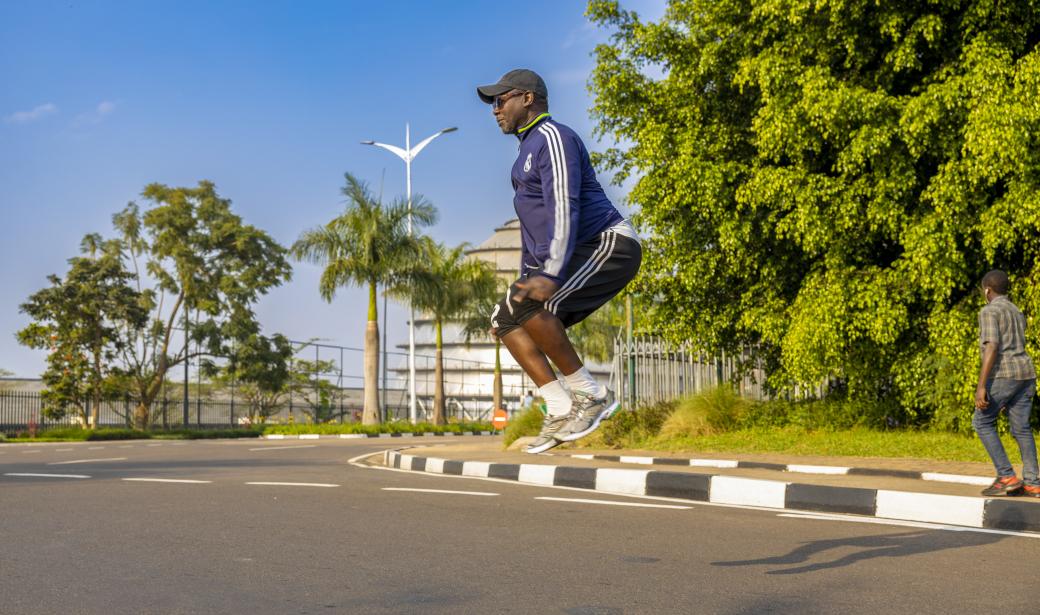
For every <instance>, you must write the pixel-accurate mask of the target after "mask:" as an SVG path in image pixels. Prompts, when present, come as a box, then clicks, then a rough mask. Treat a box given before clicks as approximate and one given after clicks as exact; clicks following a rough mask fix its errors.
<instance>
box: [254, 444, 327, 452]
mask: <svg viewBox="0 0 1040 615" xmlns="http://www.w3.org/2000/svg"><path fill="white" fill-rule="evenodd" d="M316 446H318V445H317V444H301V445H299V446H277V445H276V446H261V447H259V448H251V449H249V450H251V451H284V450H288V449H290V448H315V447H316Z"/></svg>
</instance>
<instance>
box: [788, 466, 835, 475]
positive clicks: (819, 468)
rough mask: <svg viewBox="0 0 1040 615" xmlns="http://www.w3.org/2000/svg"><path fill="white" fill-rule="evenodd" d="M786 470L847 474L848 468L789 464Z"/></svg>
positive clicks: (807, 472) (805, 472)
mask: <svg viewBox="0 0 1040 615" xmlns="http://www.w3.org/2000/svg"><path fill="white" fill-rule="evenodd" d="M787 471H788V472H800V473H802V474H848V473H849V469H848V468H845V467H842V466H814V465H799V464H789V465H788V466H787Z"/></svg>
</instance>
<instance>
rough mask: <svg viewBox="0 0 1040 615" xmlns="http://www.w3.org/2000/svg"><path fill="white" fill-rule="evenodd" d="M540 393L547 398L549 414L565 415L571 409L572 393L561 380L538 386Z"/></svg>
mask: <svg viewBox="0 0 1040 615" xmlns="http://www.w3.org/2000/svg"><path fill="white" fill-rule="evenodd" d="M538 394H539V395H541V396H542V399H544V400H545V411H546V412H547V413H548V414H549V416H563V415H565V414H567V413H569V412H570V411H571V394H570V393H568V392H567V389H565V388H563V383H562V382H560V381H559V380H553V381H552V382H550V383H549V384H547V385H545V386H543V387H538Z"/></svg>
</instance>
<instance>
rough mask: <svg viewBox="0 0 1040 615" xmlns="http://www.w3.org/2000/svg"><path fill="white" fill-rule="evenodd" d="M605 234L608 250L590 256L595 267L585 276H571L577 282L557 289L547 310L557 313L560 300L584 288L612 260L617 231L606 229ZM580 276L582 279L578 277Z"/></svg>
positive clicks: (547, 304) (586, 272)
mask: <svg viewBox="0 0 1040 615" xmlns="http://www.w3.org/2000/svg"><path fill="white" fill-rule="evenodd" d="M604 235H607V236H608V237H605V239H606V240H607V241H608V242H609V243H608V244H607V249H606V251H604V252H602V253H601V254H600V255H599V257H598V258H597V256H596V254H595V253H593V255H592V257H591V258H589V261H588V262H589V263H592V262H594V263H595V268H594V269H591V270H587V271H585V273H584V275H583V276H579V275H575V276H574V277H573V278H571V279H572V280H575V283H574V285H573V286H569V287H568V284H564V287H567V288H566V290H564V289H562V288H561V290H560V291H557V292H556V294H554V295H553V296H552V297H551V298H550V299H549V301H548V302H547V303H546V309H547V310H549V311H550V312H552V313H553V314H555V313H556V310H557V309H559V307H560V302H562V301H563V300H564V299H566V298H567V297H568V296H569V295H571V294H572V293H574V292H575V291H577V290H579V289H581V288H583V287H584V286H585V284H586V283H588V281H589V280H591V279H592V276H594V275H596V274H597V273H599V271H600V269H602V268H603V264H604V263H606V262H607V261H608V260H610V257H611V256H612V255H613V254H614V246H615V245H616V244H617V233H615V232H613V231H609V230H608V231H606V232H605V233H604ZM597 251H599V250H598V249H597ZM586 265H588V263H586ZM581 270H585V266H582V268H581ZM579 273H580V271H579ZM579 277H580V278H581V279H578V278H579ZM570 281H571V280H567V282H568V283H569V282H570Z"/></svg>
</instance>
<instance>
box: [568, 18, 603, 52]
mask: <svg viewBox="0 0 1040 615" xmlns="http://www.w3.org/2000/svg"><path fill="white" fill-rule="evenodd" d="M597 30H598V26H596V24H594V23H592V22H591V21H586V22H584V23H582V24H581V25H580V26H578V27H577V28H572V29H571V31H570V32H568V33H567V36H565V37H564V39H563V43H561V44H560V48H561V49H570V48H571V47H574V46H575V45H578V44H580V43H584V42H585V41H588V40H591V39H593V38H595V37H596V35H597V34H598V32H597Z"/></svg>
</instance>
